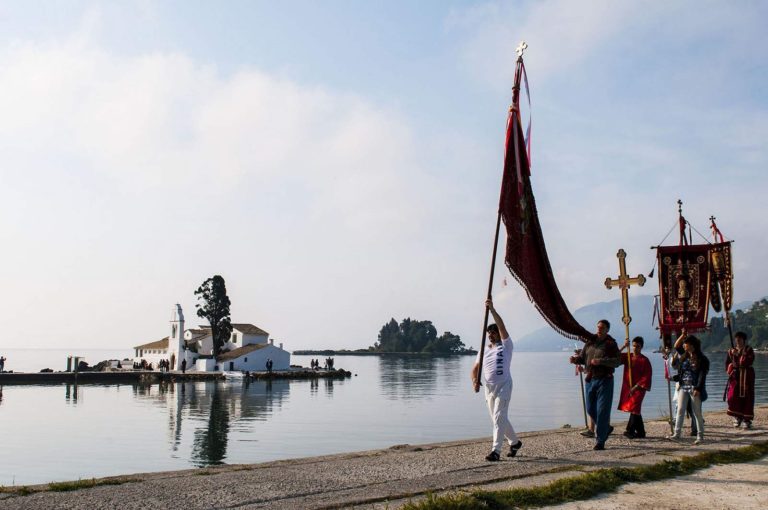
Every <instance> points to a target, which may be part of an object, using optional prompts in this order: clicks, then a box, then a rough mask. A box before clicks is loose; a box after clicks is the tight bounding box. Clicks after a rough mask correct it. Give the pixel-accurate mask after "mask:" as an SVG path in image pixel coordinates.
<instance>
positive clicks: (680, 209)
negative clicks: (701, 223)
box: [677, 198, 683, 214]
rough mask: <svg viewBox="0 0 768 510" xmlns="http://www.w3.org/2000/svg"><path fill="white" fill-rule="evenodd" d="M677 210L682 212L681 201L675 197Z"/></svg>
mask: <svg viewBox="0 0 768 510" xmlns="http://www.w3.org/2000/svg"><path fill="white" fill-rule="evenodd" d="M677 212H679V213H681V214H682V212H683V201H682V200H680V199H679V198H678V199H677Z"/></svg>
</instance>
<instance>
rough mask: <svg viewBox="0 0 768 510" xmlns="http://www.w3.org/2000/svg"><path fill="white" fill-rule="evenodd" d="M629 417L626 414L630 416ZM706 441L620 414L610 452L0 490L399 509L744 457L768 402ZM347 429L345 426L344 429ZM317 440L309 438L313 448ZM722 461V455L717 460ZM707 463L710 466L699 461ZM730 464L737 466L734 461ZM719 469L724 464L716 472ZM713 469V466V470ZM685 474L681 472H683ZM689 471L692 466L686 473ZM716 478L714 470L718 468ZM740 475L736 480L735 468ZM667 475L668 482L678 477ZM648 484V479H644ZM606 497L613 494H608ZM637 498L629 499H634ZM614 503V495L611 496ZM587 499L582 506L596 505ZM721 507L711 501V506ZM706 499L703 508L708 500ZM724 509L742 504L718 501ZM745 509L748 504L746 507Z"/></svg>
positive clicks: (118, 503)
mask: <svg viewBox="0 0 768 510" xmlns="http://www.w3.org/2000/svg"><path fill="white" fill-rule="evenodd" d="M622 416H623V415H622ZM705 418H706V441H705V442H704V443H703V444H701V445H694V444H693V439H694V438H691V437H686V438H684V439H682V440H680V441H670V440H667V439H665V436H666V435H667V434H669V425H668V424H667V422H666V421H658V420H657V421H649V422H647V423H646V430H647V432H648V436H647V437H646V438H645V439H635V440H630V439H627V438H625V437H623V436H622V435H621V434H620V433H619V432H620V428H621V427H622V426H623V423H619V422H614V426H615V427H616V433H614V434H613V435H611V436H610V438H609V439H608V442H607V443H606V446H607V449H606V450H604V451H594V450H593V449H592V446H593V444H594V443H593V441H592V440H589V439H586V438H584V437H582V436H581V435H580V434H579V432H580V429H574V428H562V429H556V430H546V431H538V432H528V433H522V434H520V437H521V439H522V441H523V448H522V449H521V450H520V452H519V453H518V455H517V457H515V458H511V459H509V458H506V457H502V461H501V462H493V463H491V462H487V461H485V459H484V457H485V454H486V453H488V447H489V444H490V439H489V438H482V439H471V440H464V441H453V442H446V443H435V444H423V445H393V446H392V447H390V448H388V449H383V450H373V451H365V452H357V453H347V454H338V455H327V456H322V457H310V458H303V459H294V460H283V461H276V462H266V463H260V464H249V465H226V466H220V467H209V468H200V469H189V470H184V471H173V472H161V473H144V474H128V475H125V476H119V477H111V478H103V479H95V480H80V481H76V482H72V483H70V484H62V483H59V484H44V485H37V486H29V487H5V488H3V489H2V490H0V507H2V508H3V509H5V510H13V509H27V510H35V509H48V508H70V509H108V508H109V509H111V508H125V509H150V508H158V509H160V508H163V509H180V510H181V509H210V508H243V509H260V508H291V509H313V510H320V509H336V508H353V509H382V510H383V509H395V508H398V507H400V506H402V505H404V504H406V503H408V502H418V501H421V500H425V499H427V497H428V495H435V496H437V497H439V496H441V495H446V494H467V493H470V492H472V491H476V490H479V489H482V490H491V491H498V490H506V489H513V488H536V487H539V488H540V487H544V486H546V485H547V484H550V483H552V482H556V481H563V480H564V479H573V478H578V477H582V476H584V475H585V474H589V473H594V472H596V471H597V470H601V469H608V470H611V469H616V468H621V469H620V470H619V471H623V472H625V473H626V472H627V470H632V469H637V468H642V467H644V466H645V467H652V466H670V465H675V462H683V461H684V460H685V459H689V460H690V459H696V458H698V457H700V456H707V454H711V455H710V457H711V458H717V456H716V455H714V454H717V455H727V454H728V452H731V453H732V454H733V455H732V456H735V455H736V454H738V453H739V452H742V451H744V450H745V449H750V448H748V447H751V451H752V452H753V455H754V451H757V452H758V454H759V455H764V454H765V452H768V427H767V426H766V423H768V406H766V405H763V406H759V407H757V408H756V416H755V420H754V423H755V427H754V429H752V430H746V429H743V428H734V426H733V423H732V420H731V418H730V417H728V416H727V415H726V414H725V413H724V412H722V411H720V412H708V413H706V415H705ZM340 433H341V432H340ZM310 450H311V445H308V451H310ZM765 460H766V457H762V458H758V459H757V460H756V461H754V462H753V465H752V467H754V465H756V466H757V470H751V471H750V470H749V469H747V467H748V466H750V465H748V464H739V465H733V466H731V467H732V469H731V470H725V471H723V470H721V471H720V475H717V476H721V477H723V476H725V477H726V478H728V477H727V476H726V475H723V473H724V472H725V473H726V474H727V473H731V472H733V473H734V474H735V476H736V478H737V479H738V480H737V481H738V482H743V483H744V484H747V485H746V487H747V488H748V493H749V495H750V498H751V499H750V501H751V504H752V505H757V506H752V508H766V507H767V506H768V505H766V504H764V503H766V502H768V484H766V483H764V482H765V481H768V470H766V469H765ZM715 462H717V461H715ZM700 467H708V466H700ZM725 467H726V468H727V467H728V466H725ZM714 472H716V471H714ZM708 473H709V472H708ZM677 474H678V473H674V474H673V476H676V475H677ZM682 474H685V473H684V472H682ZM713 476H714V475H713ZM731 478H733V477H732V476H731ZM673 482H674V480H672V481H670V480H664V481H663V482H659V483H665V484H669V483H673ZM641 486H642V485H641ZM733 487H734V486H733V485H730V483H729V484H725V483H719V480H718V479H714V480H711V481H710V482H709V484H708V485H707V490H706V491H699V492H700V493H699V494H690V497H715V496H714V494H715V493H716V492H717V491H728V494H726V497H730V496H732V494H731V489H732V488H733ZM677 496H678V495H676V494H675V493H674V491H672V492H670V491H661V490H657V491H655V497H656V498H657V500H656V501H654V500H653V499H652V498H650V499H649V498H644V499H641V500H636V501H635V502H634V503H636V504H634V506H633V504H631V503H632V502H631V500H632V493H631V491H625V492H624V497H625V504H623V505H622V507H623V508H635V507H636V508H667V507H669V506H668V505H667V504H666V501H667V500H666V498H668V497H677ZM607 497H612V495H609V496H607ZM628 500H629V502H627V501H628ZM609 501H610V500H609ZM590 504H591V501H590V502H586V503H585V502H581V503H580V504H577V505H576V506H574V507H573V508H589V507H590V506H589V505H590ZM709 506H712V505H709ZM703 507H707V505H702V506H699V508H703ZM718 508H735V507H731V506H728V504H725V505H719V506H718ZM740 508H745V506H743V505H742V506H741V507H740Z"/></svg>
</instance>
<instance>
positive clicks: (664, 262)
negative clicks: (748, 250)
mask: <svg viewBox="0 0 768 510" xmlns="http://www.w3.org/2000/svg"><path fill="white" fill-rule="evenodd" d="M710 247H711V245H708V244H695V245H688V246H660V247H659V248H658V251H657V256H658V262H659V295H660V296H661V307H660V309H659V329H660V330H661V332H662V334H671V333H678V332H680V330H682V328H685V329H686V330H687V331H688V332H695V331H701V330H703V329H705V328H706V327H707V315H708V313H709V297H710V288H709V285H710V281H709V274H710V271H709V270H710V265H709V260H710V257H709V250H710Z"/></svg>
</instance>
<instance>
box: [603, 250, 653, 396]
mask: <svg viewBox="0 0 768 510" xmlns="http://www.w3.org/2000/svg"><path fill="white" fill-rule="evenodd" d="M616 257H618V259H619V278H618V279H616V280H612V279H611V277H610V276H609V277H608V278H606V279H605V286H606V288H608V289H611V288H613V286H614V285H618V287H619V289H621V305H622V308H623V311H624V316H623V317H622V318H621V322H623V323H624V332H625V335H626V336H625V340H626V341H627V343H629V323H630V322H632V317H631V316H630V315H629V286H630V285H635V284H637V285H638V286H640V287H642V286H643V285H645V276H643V275H638V276H637V277H635V278H630V277H629V275H628V274H627V261H626V259H627V252H625V251H624V249H623V248H621V249H619V252H618V253H617V254H616ZM630 351H631V349H630V347H629V345H627V370H629V387H630V388H631V387H632V358H631V356H630Z"/></svg>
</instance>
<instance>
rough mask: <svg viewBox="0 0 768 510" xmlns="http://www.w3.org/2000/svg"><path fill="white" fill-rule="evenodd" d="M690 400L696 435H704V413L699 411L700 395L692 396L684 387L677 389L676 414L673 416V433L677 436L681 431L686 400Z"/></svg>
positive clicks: (686, 404)
mask: <svg viewBox="0 0 768 510" xmlns="http://www.w3.org/2000/svg"><path fill="white" fill-rule="evenodd" d="M689 399H690V401H691V409H693V419H694V421H695V422H696V430H698V432H699V434H698V437H699V438H700V439H701V438H703V437H704V415H703V414H702V413H701V396H700V395H699V396H696V397H694V396H693V393H692V392H689V391H686V390H684V389H678V390H677V416H676V417H675V435H676V436H679V435H680V434H681V433H682V431H683V422H684V421H685V409H686V408H687V407H688V400H689Z"/></svg>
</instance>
